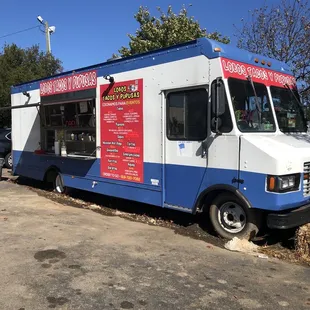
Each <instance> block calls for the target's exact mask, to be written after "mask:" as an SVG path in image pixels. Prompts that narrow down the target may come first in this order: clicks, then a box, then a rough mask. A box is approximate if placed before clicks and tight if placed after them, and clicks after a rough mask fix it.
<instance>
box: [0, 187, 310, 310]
mask: <svg viewBox="0 0 310 310" xmlns="http://www.w3.org/2000/svg"><path fill="white" fill-rule="evenodd" d="M0 247H1V252H0V253H1V255H0V267H1V280H0V309H3V310H11V309H12V310H37V309H38V310H42V309H51V308H55V309H74V310H77V309H85V310H91V309H229V310H234V309H273V310H274V309H310V280H309V278H310V269H309V268H307V267H303V266H299V265H294V264H289V263H285V262H282V261H279V260H274V259H263V258H259V257H254V256H251V255H246V254H241V253H235V252H230V251H227V250H225V249H220V248H217V247H215V246H213V245H210V244H208V243H205V242H204V241H199V240H194V239H191V238H188V237H185V236H181V235H178V234H175V233H174V232H173V231H172V230H170V229H168V228H163V227H157V226H151V225H147V224H143V223H137V222H133V221H129V220H126V219H123V218H120V217H118V216H105V215H101V214H98V213H96V212H93V211H91V210H86V209H78V208H73V207H69V206H64V205H61V204H57V203H55V202H52V201H50V200H49V199H47V198H44V197H41V196H38V195H37V194H36V193H34V192H33V191H31V190H29V189H27V188H26V187H24V186H20V185H16V184H13V183H10V182H6V181H1V182H0Z"/></svg>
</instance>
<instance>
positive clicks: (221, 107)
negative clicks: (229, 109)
mask: <svg viewBox="0 0 310 310" xmlns="http://www.w3.org/2000/svg"><path fill="white" fill-rule="evenodd" d="M211 96H212V97H211V102H212V114H213V115H214V117H215V118H218V117H219V116H221V115H223V114H224V113H225V103H226V94H225V87H224V83H223V81H222V79H221V78H217V79H216V80H215V81H214V82H213V83H212V85H211Z"/></svg>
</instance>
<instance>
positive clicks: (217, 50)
mask: <svg viewBox="0 0 310 310" xmlns="http://www.w3.org/2000/svg"><path fill="white" fill-rule="evenodd" d="M221 51H222V50H221V48H220V47H216V48H214V52H221Z"/></svg>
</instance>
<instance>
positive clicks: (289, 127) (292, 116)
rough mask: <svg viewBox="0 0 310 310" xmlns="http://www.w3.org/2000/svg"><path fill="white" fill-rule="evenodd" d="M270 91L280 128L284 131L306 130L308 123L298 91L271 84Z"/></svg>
mask: <svg viewBox="0 0 310 310" xmlns="http://www.w3.org/2000/svg"><path fill="white" fill-rule="evenodd" d="M270 91H271V96H272V101H273V104H274V109H275V112H276V116H277V120H278V124H279V128H280V130H281V131H282V132H306V131H307V123H306V120H305V117H304V113H303V111H302V107H301V106H300V104H299V102H298V100H299V96H298V93H297V92H296V91H294V90H289V89H287V88H282V87H275V86H271V87H270ZM292 92H294V93H292Z"/></svg>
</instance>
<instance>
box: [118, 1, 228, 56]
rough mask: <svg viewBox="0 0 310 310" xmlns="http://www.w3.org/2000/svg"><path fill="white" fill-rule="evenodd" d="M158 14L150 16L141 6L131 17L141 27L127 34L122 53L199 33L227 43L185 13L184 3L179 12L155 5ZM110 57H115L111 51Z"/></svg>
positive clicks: (155, 46)
mask: <svg viewBox="0 0 310 310" xmlns="http://www.w3.org/2000/svg"><path fill="white" fill-rule="evenodd" d="M157 10H158V11H159V13H160V16H159V17H155V16H151V15H150V12H149V10H148V9H147V8H146V7H143V6H140V7H139V10H138V12H137V14H135V15H134V18H135V19H136V21H137V22H138V23H139V25H140V27H139V29H138V30H137V31H136V34H135V35H132V34H129V35H128V36H129V38H130V42H129V48H128V47H122V48H121V49H120V50H119V53H120V54H121V56H130V55H134V54H138V53H143V52H148V51H152V50H154V49H158V48H163V47H168V46H171V45H175V44H179V43H183V42H186V41H190V40H194V39H197V38H201V37H208V38H211V39H213V40H217V41H220V42H223V43H229V42H230V40H229V38H227V37H222V35H221V34H220V33H219V32H211V33H207V30H206V29H202V28H201V27H200V25H199V23H198V21H195V20H194V18H193V17H189V16H188V11H187V9H186V7H185V6H183V8H182V9H181V10H180V12H179V13H178V14H175V13H174V12H173V11H172V6H171V5H170V6H168V10H167V14H165V13H164V12H163V11H162V10H161V8H160V7H157ZM113 57H116V55H115V54H114V55H113Z"/></svg>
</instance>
